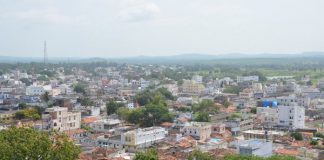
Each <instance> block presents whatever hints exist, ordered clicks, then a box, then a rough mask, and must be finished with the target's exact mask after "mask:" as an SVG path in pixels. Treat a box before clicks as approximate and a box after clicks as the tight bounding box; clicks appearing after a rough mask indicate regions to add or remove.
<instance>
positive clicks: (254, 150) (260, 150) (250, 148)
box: [237, 139, 272, 157]
mask: <svg viewBox="0 0 324 160" xmlns="http://www.w3.org/2000/svg"><path fill="white" fill-rule="evenodd" d="M237 153H238V154H241V155H253V156H260V157H270V156H271V155H272V142H267V141H262V140H256V139H251V140H245V141H240V142H239V143H238V146H237Z"/></svg>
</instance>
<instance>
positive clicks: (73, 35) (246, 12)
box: [0, 0, 324, 57]
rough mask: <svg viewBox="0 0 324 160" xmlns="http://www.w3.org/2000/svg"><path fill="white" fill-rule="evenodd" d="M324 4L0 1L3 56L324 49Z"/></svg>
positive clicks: (281, 0)
mask: <svg viewBox="0 0 324 160" xmlns="http://www.w3.org/2000/svg"><path fill="white" fill-rule="evenodd" d="M323 7H324V1H323V0H0V56H18V57H41V56H42V55H43V43H44V40H46V41H47V50H48V55H49V57H127V56H138V55H148V56H161V55H177V54H185V53H201V54H213V55H217V54H230V53H247V54H257V53H274V54H279V53H300V52H304V51H324V9H323Z"/></svg>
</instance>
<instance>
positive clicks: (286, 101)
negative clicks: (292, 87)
mask: <svg viewBox="0 0 324 160" xmlns="http://www.w3.org/2000/svg"><path fill="white" fill-rule="evenodd" d="M276 99H277V101H278V104H279V105H283V106H294V105H296V104H297V105H298V106H303V107H305V108H308V107H309V105H310V98H309V97H308V96H307V95H299V96H296V95H295V94H292V95H289V96H282V97H277V98H276Z"/></svg>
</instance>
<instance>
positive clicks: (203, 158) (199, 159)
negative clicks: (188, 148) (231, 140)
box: [188, 150, 215, 160]
mask: <svg viewBox="0 0 324 160" xmlns="http://www.w3.org/2000/svg"><path fill="white" fill-rule="evenodd" d="M214 159H215V158H213V157H212V156H210V155H209V154H208V153H203V152H202V151H200V150H194V151H192V152H191V153H190V154H189V156H188V160H214Z"/></svg>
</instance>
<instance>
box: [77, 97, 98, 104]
mask: <svg viewBox="0 0 324 160" xmlns="http://www.w3.org/2000/svg"><path fill="white" fill-rule="evenodd" d="M79 101H80V103H81V105H82V106H94V105H95V102H94V101H92V100H91V99H90V98H88V97H83V98H81V99H79Z"/></svg>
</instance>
